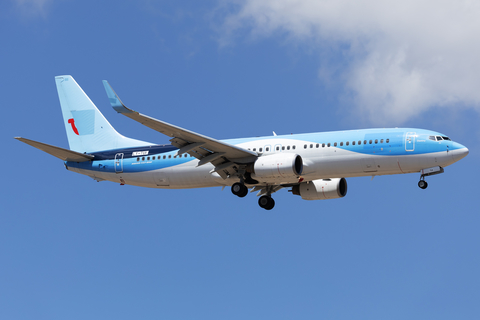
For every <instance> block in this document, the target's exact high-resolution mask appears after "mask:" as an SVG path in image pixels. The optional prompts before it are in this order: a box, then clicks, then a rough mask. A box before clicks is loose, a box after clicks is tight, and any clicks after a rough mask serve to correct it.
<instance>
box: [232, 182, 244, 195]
mask: <svg viewBox="0 0 480 320" xmlns="http://www.w3.org/2000/svg"><path fill="white" fill-rule="evenodd" d="M232 193H233V194H234V195H236V196H238V197H240V198H243V197H245V196H246V195H247V193H248V188H247V187H245V185H244V184H243V183H240V182H235V183H234V184H233V185H232Z"/></svg>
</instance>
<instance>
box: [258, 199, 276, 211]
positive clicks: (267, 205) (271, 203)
mask: <svg viewBox="0 0 480 320" xmlns="http://www.w3.org/2000/svg"><path fill="white" fill-rule="evenodd" d="M258 205H259V206H260V207H262V208H263V209H265V210H272V209H273V207H275V200H273V199H272V197H270V196H261V197H260V199H258Z"/></svg>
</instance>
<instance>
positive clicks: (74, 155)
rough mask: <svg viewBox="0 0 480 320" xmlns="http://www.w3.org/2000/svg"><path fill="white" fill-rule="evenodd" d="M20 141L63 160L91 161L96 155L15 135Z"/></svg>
mask: <svg viewBox="0 0 480 320" xmlns="http://www.w3.org/2000/svg"><path fill="white" fill-rule="evenodd" d="M15 139H17V140H18V141H21V142H23V143H26V144H28V145H30V146H32V147H35V148H37V149H40V150H42V151H43V152H46V153H48V154H51V155H52V156H54V157H57V158H59V159H62V160H63V161H75V162H85V161H90V160H92V159H93V158H94V157H93V156H91V155H88V154H83V153H79V152H76V151H72V150H67V149H63V148H59V147H55V146H52V145H49V144H46V143H42V142H38V141H34V140H30V139H25V138H21V137H15Z"/></svg>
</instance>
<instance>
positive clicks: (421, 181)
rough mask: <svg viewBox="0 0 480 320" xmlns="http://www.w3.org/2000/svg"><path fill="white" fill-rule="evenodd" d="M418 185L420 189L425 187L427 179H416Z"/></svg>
mask: <svg viewBox="0 0 480 320" xmlns="http://www.w3.org/2000/svg"><path fill="white" fill-rule="evenodd" d="M418 186H419V187H420V188H421V189H427V187H428V183H427V181H425V180H420V181H418Z"/></svg>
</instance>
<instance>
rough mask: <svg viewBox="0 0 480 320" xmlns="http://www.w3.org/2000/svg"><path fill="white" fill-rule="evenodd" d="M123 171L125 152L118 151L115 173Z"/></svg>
mask: <svg viewBox="0 0 480 320" xmlns="http://www.w3.org/2000/svg"><path fill="white" fill-rule="evenodd" d="M122 172H123V153H117V154H116V155H115V173H122Z"/></svg>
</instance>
